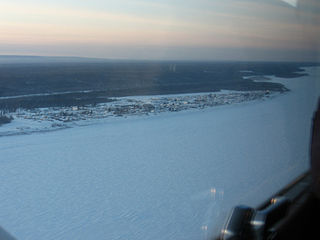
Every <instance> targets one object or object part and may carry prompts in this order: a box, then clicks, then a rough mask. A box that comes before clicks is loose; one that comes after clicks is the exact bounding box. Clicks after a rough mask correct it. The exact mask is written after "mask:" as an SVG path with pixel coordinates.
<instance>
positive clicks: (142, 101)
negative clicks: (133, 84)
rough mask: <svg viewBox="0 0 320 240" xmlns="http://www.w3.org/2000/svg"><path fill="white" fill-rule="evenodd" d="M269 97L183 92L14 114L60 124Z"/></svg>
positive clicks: (265, 93) (266, 94)
mask: <svg viewBox="0 0 320 240" xmlns="http://www.w3.org/2000/svg"><path fill="white" fill-rule="evenodd" d="M269 96H270V92H269V91H250V92H225V93H207V94H205V93H201V94H200V93H199V94H189V95H187V94H182V95H174V96H170V95H169V96H168V95H166V96H150V97H139V96H138V97H125V98H115V99H114V101H113V102H108V103H100V104H98V105H95V106H92V105H87V106H73V107H52V108H35V109H29V110H25V109H18V110H17V111H16V112H15V113H14V115H13V117H14V118H23V119H31V120H35V121H51V122H53V123H54V124H55V125H56V124H58V123H67V122H75V121H80V120H90V119H100V118H107V117H111V116H116V117H119V116H124V117H125V116H132V115H147V114H158V113H161V112H178V111H183V110H189V109H203V108H207V107H213V106H219V105H225V104H235V103H241V102H245V101H252V100H257V99H263V98H266V97H269Z"/></svg>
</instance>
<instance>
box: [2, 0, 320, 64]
mask: <svg viewBox="0 0 320 240" xmlns="http://www.w3.org/2000/svg"><path fill="white" fill-rule="evenodd" d="M319 10H320V1H318V0H285V1H280V0H223V1H221V0H193V1H191V0H154V1H152V0H28V1H25V0H2V1H0V55H40V56H80V57H99V58H112V59H113V58H114V59H151V60H155V59H163V60H272V61H319V57H318V55H319V52H320V51H319V50H320V49H319V45H320V43H319V39H320V27H319V26H320V24H319V23H320V16H319V14H318V13H319Z"/></svg>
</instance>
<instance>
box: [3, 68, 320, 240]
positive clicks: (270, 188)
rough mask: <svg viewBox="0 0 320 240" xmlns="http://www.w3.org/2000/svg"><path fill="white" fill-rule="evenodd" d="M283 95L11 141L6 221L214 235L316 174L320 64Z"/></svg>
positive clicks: (37, 234)
mask: <svg viewBox="0 0 320 240" xmlns="http://www.w3.org/2000/svg"><path fill="white" fill-rule="evenodd" d="M307 71H308V73H309V76H307V77H301V78H295V79H280V78H275V77H272V79H273V81H277V82H281V83H283V84H285V86H286V87H287V88H288V89H290V90H291V91H290V92H286V93H284V94H281V95H279V96H276V97H274V98H270V99H267V100H264V101H263V100H255V101H251V102H246V103H240V104H232V105H222V106H217V107H209V108H204V109H201V110H197V111H195V110H194V111H180V112H165V113H161V114H158V115H151V116H150V115H149V116H140V117H129V118H110V119H108V120H106V121H104V122H100V123H96V124H91V125H88V126H82V127H75V128H68V129H64V130H59V131H51V132H38V133H33V134H30V135H16V136H3V137H0V164H1V168H0V225H1V227H2V228H3V229H5V230H6V231H8V232H9V233H10V234H12V235H13V236H14V237H16V238H17V239H24V240H34V239H46V240H51V239H52V240H53V239H55V240H56V239H118V240H122V239H123V240H143V239H145V240H149V239H154V240H160V239H165V240H168V239H175V240H176V239H177V240H180V239H190V240H193V239H209V238H210V237H212V236H214V235H217V234H218V232H219V229H220V228H221V226H222V224H223V223H224V221H225V218H226V216H227V214H228V213H229V211H230V209H231V207H233V206H234V205H236V204H246V205H250V206H257V205H259V204H260V203H261V202H263V201H264V200H265V199H266V198H267V197H269V196H270V195H271V194H272V193H275V192H276V191H278V190H279V189H280V188H281V187H283V186H285V185H286V184H287V183H289V182H290V181H291V180H293V179H294V178H295V177H296V176H298V175H299V174H301V173H303V172H304V171H305V170H307V169H308V167H309V159H308V150H309V139H310V129H311V119H312V114H313V111H314V109H315V108H316V99H317V96H319V92H320V91H319V83H317V82H316V81H318V80H319V79H317V77H318V76H319V73H320V72H319V71H320V68H315V67H314V68H308V69H307Z"/></svg>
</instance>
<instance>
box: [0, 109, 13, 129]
mask: <svg viewBox="0 0 320 240" xmlns="http://www.w3.org/2000/svg"><path fill="white" fill-rule="evenodd" d="M8 112H9V110H6V109H0V126H1V125H2V124H6V123H10V122H11V121H12V120H13V117H12V116H9V115H8Z"/></svg>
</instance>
